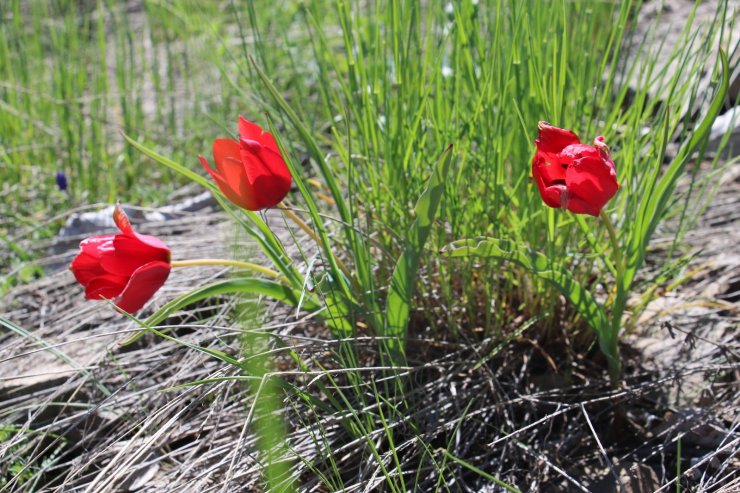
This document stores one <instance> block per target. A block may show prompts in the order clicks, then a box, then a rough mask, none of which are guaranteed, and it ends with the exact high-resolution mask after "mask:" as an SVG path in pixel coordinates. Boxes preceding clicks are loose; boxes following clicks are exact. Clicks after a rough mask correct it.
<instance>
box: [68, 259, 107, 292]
mask: <svg viewBox="0 0 740 493" xmlns="http://www.w3.org/2000/svg"><path fill="white" fill-rule="evenodd" d="M69 269H70V270H71V271H72V274H74V276H75V279H77V282H79V283H80V284H82V285H83V286H86V285H87V283H89V282H90V281H92V280H93V279H94V278H96V277H98V276H101V275H104V274H105V270H104V269H103V268H102V267H101V266H100V259H99V258H98V257H96V256H94V255H90V254H88V253H86V252H84V251H82V252H80V253H79V254H78V255H77V256H76V257H75V258H74V260H72V263H71V264H69Z"/></svg>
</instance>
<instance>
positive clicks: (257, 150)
mask: <svg viewBox="0 0 740 493" xmlns="http://www.w3.org/2000/svg"><path fill="white" fill-rule="evenodd" d="M199 157H200V162H201V163H203V166H204V167H205V168H206V171H208V173H209V174H210V175H211V177H213V180H214V181H215V182H216V185H218V188H219V189H220V190H221V192H223V194H224V195H226V198H228V199H229V200H230V201H232V202H233V203H234V204H236V205H238V206H239V207H242V208H244V209H248V210H250V211H258V210H260V209H267V208H269V207H274V206H276V205H277V204H279V203H280V201H281V200H283V199H284V198H285V196H286V195H287V194H288V191H289V190H290V184H291V178H290V171H289V170H288V167H287V166H286V165H285V161H284V160H283V156H282V155H281V154H280V149H279V148H278V146H277V143H276V142H275V138H274V137H273V136H272V135H271V134H270V133H268V132H265V131H263V130H262V129H261V128H260V127H259V126H258V125H255V124H254V123H252V122H250V121H248V120H247V119H246V118H244V117H242V116H240V117H239V141H238V142H236V141H234V140H231V139H216V140H214V141H213V161H214V162H215V163H216V169H215V170H214V169H212V168H211V167H210V166H209V165H208V161H207V160H206V158H204V157H203V156H199Z"/></svg>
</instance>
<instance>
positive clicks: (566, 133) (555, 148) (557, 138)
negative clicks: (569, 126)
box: [534, 122, 581, 155]
mask: <svg viewBox="0 0 740 493" xmlns="http://www.w3.org/2000/svg"><path fill="white" fill-rule="evenodd" d="M537 128H538V129H539V134H538V136H537V139H536V140H535V141H534V143H535V145H537V149H538V150H539V151H540V152H544V153H546V154H549V155H554V154H558V153H559V152H560V151H562V150H563V149H565V148H566V147H567V146H569V145H572V144H580V143H581V140H580V139H579V138H578V136H577V135H576V134H575V133H573V132H571V131H570V130H566V129H564V128H558V127H553V126H552V125H550V124H549V123H547V122H539V123H538V124H537Z"/></svg>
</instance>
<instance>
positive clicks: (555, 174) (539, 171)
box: [532, 152, 565, 186]
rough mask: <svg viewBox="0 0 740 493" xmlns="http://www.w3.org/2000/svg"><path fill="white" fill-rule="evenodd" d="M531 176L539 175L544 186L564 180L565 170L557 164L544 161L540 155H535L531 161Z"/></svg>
mask: <svg viewBox="0 0 740 493" xmlns="http://www.w3.org/2000/svg"><path fill="white" fill-rule="evenodd" d="M532 175H533V176H535V175H539V176H540V177H541V178H542V181H543V182H544V183H545V185H546V186H550V185H552V184H553V182H556V181H563V180H565V168H564V167H563V166H562V165H561V164H560V163H557V162H551V161H548V160H547V159H545V158H544V157H543V156H542V154H541V153H539V152H538V153H537V155H536V156H535V159H534V160H533V161H532Z"/></svg>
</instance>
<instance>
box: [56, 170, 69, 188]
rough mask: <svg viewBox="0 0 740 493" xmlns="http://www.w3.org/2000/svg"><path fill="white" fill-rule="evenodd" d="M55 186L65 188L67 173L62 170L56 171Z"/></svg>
mask: <svg viewBox="0 0 740 493" xmlns="http://www.w3.org/2000/svg"><path fill="white" fill-rule="evenodd" d="M57 186H58V187H59V190H61V191H65V190H67V175H65V174H64V172H63V171H57Z"/></svg>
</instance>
